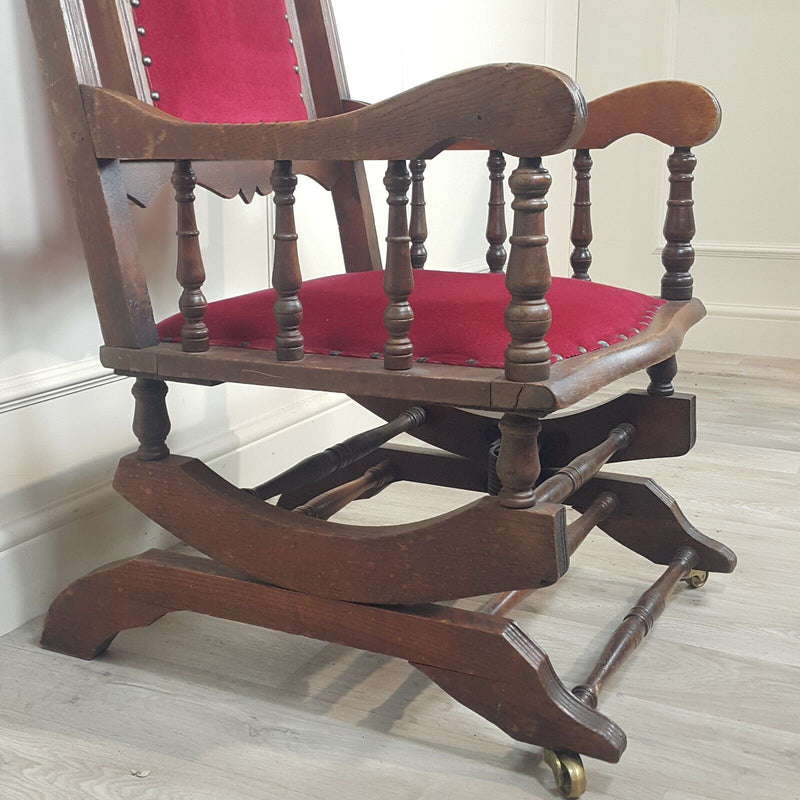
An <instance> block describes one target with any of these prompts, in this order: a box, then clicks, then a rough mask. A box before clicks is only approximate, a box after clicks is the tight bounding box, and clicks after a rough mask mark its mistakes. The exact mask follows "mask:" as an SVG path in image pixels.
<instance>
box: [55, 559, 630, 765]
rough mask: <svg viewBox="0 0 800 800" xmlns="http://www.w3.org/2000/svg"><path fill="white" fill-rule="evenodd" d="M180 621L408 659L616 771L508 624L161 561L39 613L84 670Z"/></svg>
mask: <svg viewBox="0 0 800 800" xmlns="http://www.w3.org/2000/svg"><path fill="white" fill-rule="evenodd" d="M109 597H113V598H115V602H114V604H113V607H111V608H109V606H108V603H107V598H109ZM180 610H185V611H196V612H197V613H200V614H213V615H214V616H215V617H221V618H223V619H231V620H237V621H239V622H245V623H249V624H252V625H261V626H263V627H267V628H271V629H273V630H280V631H285V632H287V633H294V634H298V635H301V636H308V637H310V638H313V639H321V640H324V641H329V642H336V643H338V644H343V645H348V646H350V647H357V648H359V649H362V650H371V651H372V652H375V653H384V654H386V655H390V656H395V657H397V658H403V659H407V660H409V661H411V662H412V663H413V665H414V666H415V667H417V668H418V669H420V670H421V671H422V672H424V673H425V674H426V675H428V677H430V678H431V679H432V680H434V681H435V682H436V683H438V684H439V685H440V686H441V687H442V688H443V689H444V690H445V691H446V692H448V694H451V695H452V696H453V697H455V698H456V699H457V700H458V701H459V702H461V703H463V704H464V705H466V706H468V707H470V708H472V709H473V710H474V711H477V712H478V713H479V714H481V715H482V716H484V717H486V719H488V720H489V721H491V722H493V723H495V724H496V725H498V727H500V728H501V729H502V730H504V731H505V732H506V733H508V734H509V735H510V736H512V737H514V738H515V739H517V740H519V741H522V742H528V743H530V744H539V745H543V746H545V747H550V748H566V747H571V748H577V749H578V750H580V752H582V753H585V754H586V755H590V756H592V757H593V758H599V759H602V760H604V761H618V760H619V757H620V756H621V755H622V751H623V750H624V749H625V744H626V739H625V734H624V733H623V732H622V730H621V729H620V728H619V727H618V726H617V725H616V724H615V723H613V722H612V721H611V720H609V719H608V718H607V717H604V716H603V715H602V714H600V713H599V712H597V711H595V710H593V709H591V708H588V707H586V706H585V705H584V704H583V703H581V702H580V701H579V700H578V699H577V698H576V697H575V696H574V695H572V694H571V693H570V692H569V691H568V690H567V689H566V687H565V686H564V684H563V683H561V681H560V680H559V679H558V677H557V676H556V674H555V672H554V670H553V667H552V665H551V663H550V660H549V658H548V657H547V655H546V654H545V653H544V651H542V650H541V649H540V648H539V647H538V646H537V645H536V644H535V643H534V642H533V641H532V640H531V639H529V638H528V637H527V636H526V635H525V634H524V633H523V632H522V630H521V629H520V628H519V627H518V626H517V625H516V624H515V623H513V622H511V621H510V620H507V619H503V618H501V617H497V616H492V615H488V614H481V613H478V612H471V611H465V610H463V609H458V608H448V607H445V606H437V605H425V606H420V605H418V606H414V607H413V608H401V607H393V608H386V607H379V606H371V605H361V604H356V603H343V602H341V601H337V600H330V599H325V598H321V597H315V596H313V595H307V594H301V593H297V592H292V591H289V590H286V589H280V588H277V587H275V586H268V585H266V584H263V583H260V582H258V581H255V580H253V579H251V578H248V577H247V576H245V575H242V574H241V573H237V572H235V571H233V570H230V569H228V568H226V567H224V566H221V565H219V564H216V563H214V562H212V561H208V560H207V559H201V558H196V557H191V556H183V555H178V554H175V553H165V552H163V551H160V550H151V551H149V552H147V553H144V554H143V555H141V556H137V557H136V558H132V559H128V560H125V561H120V562H117V563H115V564H109V565H108V566H106V567H102V568H101V569H99V570H96V571H94V572H92V573H90V574H88V575H86V576H84V577H83V578H81V579H80V580H78V581H76V582H75V583H73V584H72V585H71V586H70V587H69V588H67V589H65V590H64V591H63V592H62V593H61V594H60V595H59V596H58V597H57V598H56V600H55V601H54V602H53V604H52V606H51V608H50V611H49V612H48V615H47V619H46V620H45V626H44V632H43V634H42V644H43V645H44V646H45V647H47V648H49V649H52V650H57V651H59V652H63V653H69V654H70V655H73V656H77V657H78V658H86V659H90V658H94V657H95V656H97V655H99V654H100V653H102V652H103V651H104V650H105V649H106V648H107V647H108V646H109V645H110V644H111V642H112V640H113V639H114V637H115V636H116V635H117V634H118V633H119V632H120V631H122V630H126V629H128V628H136V627H141V626H144V625H150V624H151V623H153V622H155V621H156V620H158V619H160V618H161V617H162V616H164V614H167V613H169V612H170V611H180Z"/></svg>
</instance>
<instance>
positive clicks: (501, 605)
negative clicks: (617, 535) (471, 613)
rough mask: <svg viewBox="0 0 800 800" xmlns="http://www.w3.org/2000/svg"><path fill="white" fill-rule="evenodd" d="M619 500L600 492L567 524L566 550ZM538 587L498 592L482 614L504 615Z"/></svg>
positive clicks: (577, 544)
mask: <svg viewBox="0 0 800 800" xmlns="http://www.w3.org/2000/svg"><path fill="white" fill-rule="evenodd" d="M618 504H619V500H618V499H617V496H616V495H615V494H612V493H611V492H602V493H601V494H599V495H598V496H597V497H596V498H595V499H594V500H593V501H592V503H591V504H590V505H589V507H588V508H587V509H586V511H584V512H583V514H581V515H580V517H578V519H576V520H575V522H571V523H570V524H569V525H567V529H566V531H565V534H566V540H567V552H568V553H569V555H572V554H573V553H574V552H575V551H576V550H577V549H578V547H579V546H580V545H581V543H582V542H583V540H584V539H585V538H586V537H587V536H588V535H589V533H590V532H591V531H592V529H593V528H594V527H595V526H596V525H599V524H600V523H601V522H603V520H606V519H608V518H609V517H610V516H611V515H612V514H613V513H614V511H616V509H617V506H618ZM537 588H538V587H534V588H531V589H514V590H513V591H510V592H500V593H499V594H496V595H494V597H492V598H490V599H489V600H488V601H487V602H486V603H485V604H484V605H483V606H482V607H481V609H480V610H481V611H482V612H483V613H484V614H497V616H500V617H502V616H504V615H505V614H507V613H508V612H509V611H511V609H513V608H515V607H516V606H518V605H519V604H520V603H521V602H522V601H523V600H525V599H527V598H528V597H530V596H531V595H532V594H533V593H534V592H535V591H536V589H537Z"/></svg>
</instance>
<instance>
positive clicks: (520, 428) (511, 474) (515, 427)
mask: <svg viewBox="0 0 800 800" xmlns="http://www.w3.org/2000/svg"><path fill="white" fill-rule="evenodd" d="M498 424H499V427H500V455H499V457H498V459H497V477H498V478H499V479H500V483H501V485H502V488H501V489H500V494H499V499H500V503H501V504H502V505H504V506H506V507H507V508H530V507H531V506H533V505H534V504H535V503H536V498H535V496H534V494H533V485H534V484H535V483H536V479H537V478H538V477H539V473H540V471H541V464H540V463H539V446H538V437H539V431H541V429H542V423H541V422H540V421H539V420H538V419H537V418H536V417H526V416H523V415H522V414H511V413H506V414H503V416H502V418H501V420H500V422H499V423H498Z"/></svg>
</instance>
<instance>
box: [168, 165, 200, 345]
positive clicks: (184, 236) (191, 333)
mask: <svg viewBox="0 0 800 800" xmlns="http://www.w3.org/2000/svg"><path fill="white" fill-rule="evenodd" d="M172 185H173V186H174V187H175V202H176V203H177V206H178V230H177V236H178V268H177V278H178V283H179V284H180V285H181V286H182V287H183V292H181V296H180V300H179V301H178V307H179V308H180V310H181V314H182V315H183V325H182V326H181V347H182V349H183V351H184V352H185V353H202V352H204V351H206V350H208V328H207V327H206V324H205V323H204V322H203V316H204V315H205V313H206V306H207V305H208V303H207V302H206V298H205V295H204V294H203V291H202V288H201V287H202V286H203V283H204V282H205V279H206V272H205V269H204V268H203V255H202V253H201V252H200V232H199V231H198V230H197V220H196V219H195V213H194V187H195V177H194V170H193V169H192V163H191V161H176V162H175V169H174V170H173V173H172Z"/></svg>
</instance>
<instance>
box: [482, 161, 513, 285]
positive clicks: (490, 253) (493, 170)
mask: <svg viewBox="0 0 800 800" xmlns="http://www.w3.org/2000/svg"><path fill="white" fill-rule="evenodd" d="M486 167H487V169H488V170H489V215H488V218H487V220H486V241H487V242H489V249H488V250H487V251H486V264H487V266H488V267H489V272H502V271H503V267H505V265H506V248H505V246H504V245H505V243H506V236H507V235H508V233H507V231H506V213H505V207H506V201H505V192H504V191H503V181H504V180H505V174H504V170H505V168H506V160H505V158H503V154H502V153H501V152H500V151H499V150H490V151H489V158H488V159H487V160H486Z"/></svg>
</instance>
